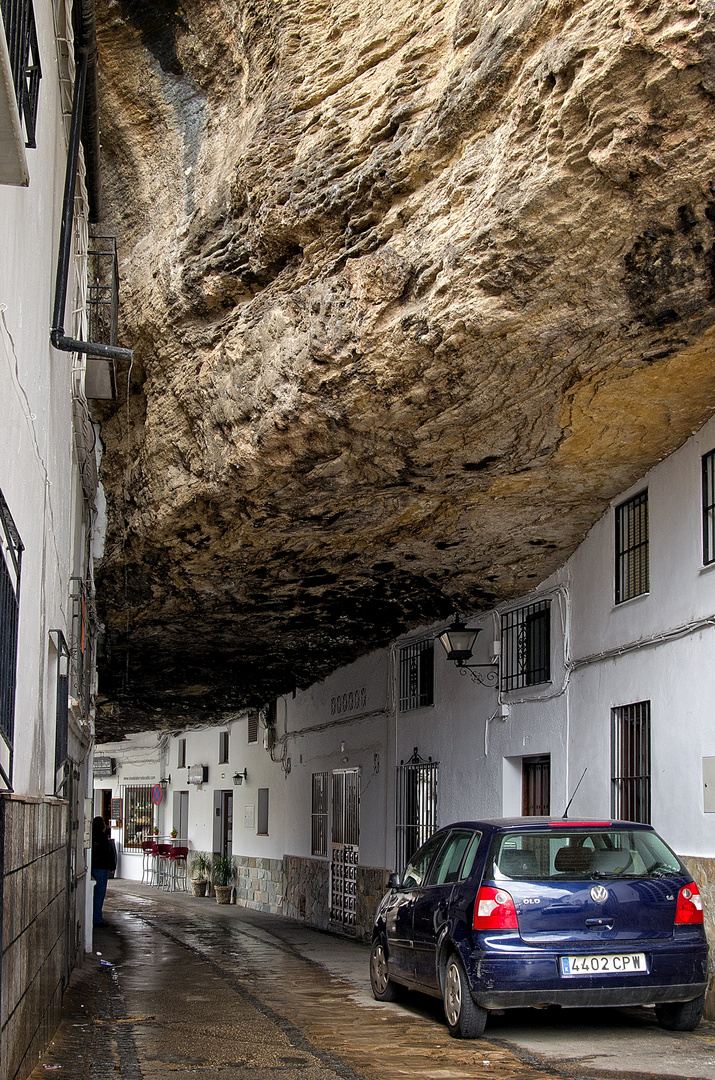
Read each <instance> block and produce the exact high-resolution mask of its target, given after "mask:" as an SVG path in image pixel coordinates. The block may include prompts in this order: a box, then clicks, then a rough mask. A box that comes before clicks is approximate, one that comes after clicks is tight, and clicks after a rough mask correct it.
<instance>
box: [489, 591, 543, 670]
mask: <svg viewBox="0 0 715 1080" xmlns="http://www.w3.org/2000/svg"><path fill="white" fill-rule="evenodd" d="M501 652H502V669H501V688H502V690H518V689H519V688H520V687H523V686H536V685H537V684H538V683H544V682H548V681H549V679H550V678H551V601H550V600H539V601H538V602H537V603H535V604H528V605H527V606H526V607H522V608H517V609H516V610H515V611H507V612H505V613H504V614H503V615H502V617H501Z"/></svg>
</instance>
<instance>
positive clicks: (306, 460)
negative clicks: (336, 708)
mask: <svg viewBox="0 0 715 1080" xmlns="http://www.w3.org/2000/svg"><path fill="white" fill-rule="evenodd" d="M98 20H99V34H100V65H101V92H102V101H103V114H102V131H103V152H104V183H105V200H106V206H105V218H106V222H105V223H106V224H107V225H109V226H111V227H113V228H116V230H117V233H118V236H119V240H120V249H121V255H122V270H121V272H122V281H123V293H122V335H121V336H122V342H123V343H124V344H131V345H133V346H134V347H135V348H136V350H137V362H136V363H135V365H134V368H133V370H132V372H131V377H130V378H129V379H127V372H126V371H125V372H122V373H121V374H120V382H122V381H123V383H124V390H125V391H126V387H127V385H129V391H130V392H129V395H128V401H127V400H126V394H123V395H121V400H120V402H119V403H118V405H117V407H116V411H114V412H113V414H111V415H108V416H107V417H106V418H105V422H104V425H103V438H104V441H105V444H106V454H105V458H104V483H105V485H106V487H107V492H108V498H109V513H110V517H109V534H108V542H107V549H106V558H105V560H104V565H103V569H102V575H101V581H100V594H101V599H102V603H103V610H102V616H103V618H104V620H105V622H106V626H107V632H108V645H109V655H108V660H107V661H106V662H105V668H104V671H103V676H102V686H103V690H104V693H105V694H106V695H107V697H108V699H109V700H108V703H107V704H106V705H105V707H104V711H103V715H102V718H101V719H100V732H101V733H103V734H104V735H106V736H110V735H111V734H112V733H115V732H116V731H117V729H123V730H130V729H131V728H132V726H134V727H146V726H147V722H146V718H147V711H148V713H149V715H151V716H152V725H151V726H156V723H157V722H163V723H166V724H168V725H177V724H179V725H182V724H183V723H185V722H189V721H190V720H192V719H193V720H195V719H196V718H197V717H200V716H202V715H206V714H209V713H210V714H212V715H214V716H215V710H221V709H223V708H232V707H235V706H237V705H240V704H244V703H258V702H261V701H263V700H265V699H267V698H268V697H269V696H271V695H272V694H274V693H276V692H277V691H281V690H286V689H288V688H290V687H291V686H292V685H294V684H295V683H297V684H298V685H307V684H309V683H310V682H312V681H314V680H315V679H316V678H320V677H322V676H324V675H325V674H327V673H328V672H329V671H330V670H332V669H333V668H335V667H337V666H339V665H341V664H343V663H346V662H347V661H349V660H350V659H352V658H354V657H355V656H357V655H358V654H360V653H364V652H366V651H367V650H369V649H370V648H372V647H374V646H376V645H378V644H382V643H384V642H385V641H387V640H389V639H390V638H391V637H393V636H394V635H395V634H396V633H397V632H399V631H400V630H401V629H404V628H405V627H407V626H410V625H415V624H417V623H420V622H429V621H431V620H432V619H435V618H438V617H441V616H446V615H447V614H448V613H450V612H451V611H452V610H454V609H455V608H459V609H461V610H462V611H464V612H467V613H468V612H471V611H475V610H477V609H479V608H480V607H483V606H484V605H489V604H492V603H493V602H494V601H498V600H500V599H503V598H507V597H511V596H514V595H518V594H519V593H521V592H524V591H526V590H528V589H529V588H530V587H532V586H534V585H536V584H537V583H538V582H539V581H541V580H543V579H544V578H545V577H546V576H547V575H548V574H549V573H550V572H551V571H553V570H554V569H555V568H556V567H557V566H558V565H559V564H560V563H561V562H562V561H563V560H564V558H565V557H566V556H567V555H568V554H569V553H570V552H571V551H572V550H573V548H574V547H575V546H576V545H577V544H578V543H579V541H580V540H581V539H582V538H583V536H584V535H585V533H586V531H587V530H588V528H589V527H590V525H591V524H592V523H593V522H594V521H595V520H596V519H597V518H598V517H599V515H600V514H601V513H602V512H603V510H604V508H605V507H606V505H607V502H608V500H609V499H610V498H612V497H613V495H614V494H616V493H617V492H619V491H620V490H622V489H624V488H625V487H626V486H627V485H628V484H629V483H631V482H632V481H633V480H635V479H636V478H637V477H638V476H639V475H641V474H642V473H643V472H644V471H645V470H646V469H647V468H648V467H649V466H650V465H652V464H654V463H655V462H656V461H657V460H659V459H660V458H662V457H663V456H664V455H666V454H668V453H669V452H671V451H672V450H673V449H675V448H676V447H677V446H678V445H680V444H681V443H682V442H683V441H684V440H685V439H686V438H687V437H688V436H689V435H690V433H691V432H692V431H693V430H694V429H696V428H697V427H698V426H699V425H700V424H701V423H702V422H703V421H704V420H705V419H706V418H707V417H708V416H710V415H711V413H712V412H713V409H715V366H714V365H713V345H714V343H715V337H714V335H715V326H714V324H715V311H714V309H713V295H714V293H713V289H714V279H713V267H714V266H715V262H714V251H715V249H714V223H715V186H714V184H715V163H714V160H713V156H712V150H713V147H714V146H715V38H714V37H713V28H714V27H715V4H713V3H712V0H692V2H685V0H661V2H653V3H647V2H640V3H639V2H628V0H624V2H613V0H590V2H589V0H586V2H577V0H572V2H569V0H504V2H501V3H499V2H497V3H493V2H491V0H490V2H486V0H445V2H435V0H410V2H409V3H406V2H404V0H394V2H393V3H389V4H386V3H384V0H361V2H360V3H357V2H356V0H330V2H329V0H291V2H290V3H288V2H287V0H285V2H281V0H201V2H199V0H185V2H184V3H183V4H182V6H181V7H178V6H176V5H174V4H173V3H162V2H159V0H153V2H152V0H148V2H145V0H100V2H99V4H98ZM159 708H160V709H161V712H160V713H158V712H156V711H155V710H157V709H159Z"/></svg>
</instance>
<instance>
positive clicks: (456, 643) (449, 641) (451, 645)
mask: <svg viewBox="0 0 715 1080" xmlns="http://www.w3.org/2000/svg"><path fill="white" fill-rule="evenodd" d="M480 633H481V628H480V627H477V629H476V630H469V629H468V628H467V627H466V626H463V625H462V624H461V623H454V624H453V625H452V626H450V627H449V628H448V629H447V630H444V631H443V632H442V633H441V634H440V635H439V640H440V641H441V643H442V647H443V649H444V651H445V652H446V653H447V659H448V660H462V661H464V660H469V659H470V658H471V655H472V651H473V649H474V642H475V641H476V640H477V634H480Z"/></svg>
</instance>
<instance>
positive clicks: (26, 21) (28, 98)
mask: <svg viewBox="0 0 715 1080" xmlns="http://www.w3.org/2000/svg"><path fill="white" fill-rule="evenodd" d="M0 12H1V13H2V19H3V23H4V25H5V39H6V41H7V50H8V53H9V55H10V70H11V72H12V81H13V85H14V87H15V97H16V98H17V107H18V109H19V111H20V116H21V117H22V119H23V120H24V122H25V135H26V139H27V141H26V143H25V145H26V146H28V147H30V148H34V147H35V146H36V145H37V143H36V141H35V127H36V124H37V102H38V98H39V94H40V79H41V78H42V68H41V67H40V50H39V48H38V45H37V31H36V29H35V12H34V9H33V7H32V0H0Z"/></svg>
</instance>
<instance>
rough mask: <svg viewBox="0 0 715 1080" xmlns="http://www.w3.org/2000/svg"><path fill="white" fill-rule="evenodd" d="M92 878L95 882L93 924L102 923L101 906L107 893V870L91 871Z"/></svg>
mask: <svg viewBox="0 0 715 1080" xmlns="http://www.w3.org/2000/svg"><path fill="white" fill-rule="evenodd" d="M92 877H93V878H94V880H95V883H96V884H95V886H94V920H93V921H94V924H95V926H96V924H97V923H101V922H102V905H103V904H104V897H105V895H106V892H107V882H108V881H109V870H93V871H92Z"/></svg>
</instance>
